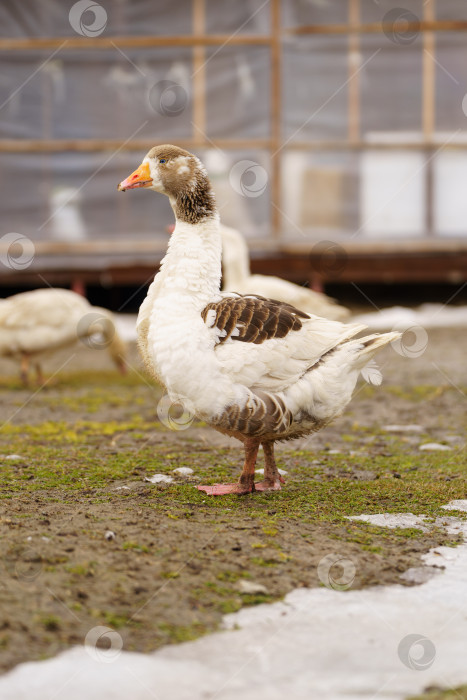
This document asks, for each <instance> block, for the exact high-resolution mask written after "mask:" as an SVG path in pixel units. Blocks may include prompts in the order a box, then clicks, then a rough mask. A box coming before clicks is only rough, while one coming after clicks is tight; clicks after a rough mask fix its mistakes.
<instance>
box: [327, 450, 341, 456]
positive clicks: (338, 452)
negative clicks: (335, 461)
mask: <svg viewBox="0 0 467 700" xmlns="http://www.w3.org/2000/svg"><path fill="white" fill-rule="evenodd" d="M340 453H341V451H340V450H328V455H340Z"/></svg>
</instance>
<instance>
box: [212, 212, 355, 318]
mask: <svg viewBox="0 0 467 700" xmlns="http://www.w3.org/2000/svg"><path fill="white" fill-rule="evenodd" d="M220 231H221V237H222V270H223V286H222V288H223V289H224V290H225V291H229V292H239V294H260V295H261V296H263V297H269V298H271V299H277V300H278V301H284V302H286V303H287V304H292V306H296V307H297V309H300V310H301V311H306V312H307V313H311V314H315V315H316V316H323V317H324V318H329V319H331V320H333V321H345V320H346V319H348V318H349V316H350V311H349V310H348V309H346V308H345V307H344V306H339V304H337V303H336V302H335V301H334V299H331V298H330V297H328V296H326V295H325V294H321V293H320V292H315V291H313V290H312V289H308V288H307V287H300V286H299V285H298V284H294V283H293V282H288V281H287V280H283V279H281V278H280V277H275V276H273V275H252V274H251V271H250V256H249V252H248V246H247V244H246V241H245V239H244V237H243V236H242V234H241V233H240V232H239V231H237V230H236V229H234V228H230V227H229V226H224V225H223V224H221V226H220Z"/></svg>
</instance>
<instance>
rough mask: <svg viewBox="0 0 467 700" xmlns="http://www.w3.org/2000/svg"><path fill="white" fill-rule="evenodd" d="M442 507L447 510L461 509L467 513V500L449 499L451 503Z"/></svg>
mask: <svg viewBox="0 0 467 700" xmlns="http://www.w3.org/2000/svg"><path fill="white" fill-rule="evenodd" d="M441 508H444V509H445V510H461V511H463V512H464V513H467V501H466V500H457V501H449V503H448V504H447V505H446V506H441Z"/></svg>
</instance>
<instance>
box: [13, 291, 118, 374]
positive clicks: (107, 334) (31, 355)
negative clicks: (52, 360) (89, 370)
mask: <svg viewBox="0 0 467 700" xmlns="http://www.w3.org/2000/svg"><path fill="white" fill-rule="evenodd" d="M96 334H101V335H102V336H103V340H102V342H94V340H92V336H94V337H95V336H96ZM79 340H82V341H84V342H86V343H87V344H88V345H90V346H91V347H102V348H104V347H105V348H107V349H108V351H109V354H110V356H111V358H112V360H113V361H114V363H115V364H116V365H117V367H118V369H119V370H120V371H121V372H125V371H126V365H125V355H126V349H125V345H124V343H123V341H122V340H121V338H120V336H119V335H118V333H117V331H116V330H115V324H114V320H113V317H112V314H111V313H110V311H108V310H107V309H101V308H100V307H97V306H91V304H90V303H89V302H88V301H87V300H86V299H85V298H84V297H82V296H81V295H80V294H76V293H75V292H72V291H70V290H69V289H35V290H33V291H30V292H24V293H22V294H15V295H14V296H11V297H8V298H7V299H1V300H0V356H2V357H11V358H13V359H17V360H20V361H21V378H22V380H23V382H24V384H27V383H28V378H29V366H30V363H31V361H32V362H33V363H34V365H35V368H36V372H37V379H38V381H39V382H41V383H42V382H43V376H42V370H41V366H40V363H41V361H42V360H43V359H44V358H45V357H47V356H49V355H52V354H53V353H54V352H56V351H57V350H60V349H62V348H66V347H70V346H73V345H75V344H76V343H77V342H78V341H79Z"/></svg>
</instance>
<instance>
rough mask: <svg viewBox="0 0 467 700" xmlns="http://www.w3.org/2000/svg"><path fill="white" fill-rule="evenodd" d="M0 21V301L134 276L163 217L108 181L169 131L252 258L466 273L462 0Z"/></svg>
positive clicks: (365, 276)
mask: <svg viewBox="0 0 467 700" xmlns="http://www.w3.org/2000/svg"><path fill="white" fill-rule="evenodd" d="M0 35H1V37H0V60H1V70H0V163H1V167H0V204H1V219H0V226H1V230H0V283H1V285H2V289H3V290H4V291H3V294H2V295H6V294H7V293H11V291H12V290H13V289H17V290H19V289H20V288H21V289H26V288H28V287H37V286H43V285H44V284H46V283H48V284H52V285H60V286H73V287H74V288H75V289H83V288H84V287H85V286H86V285H87V286H90V285H92V286H94V287H100V288H107V289H109V288H111V289H114V290H118V288H119V287H121V286H126V287H128V286H130V287H131V286H132V285H134V286H135V287H138V286H140V285H142V284H144V283H145V282H146V281H147V280H148V279H149V278H150V276H151V274H153V272H154V269H155V267H156V266H157V263H158V261H159V260H160V258H161V255H162V253H163V250H164V249H165V247H166V243H167V232H166V227H167V225H168V224H170V223H172V221H173V214H172V211H171V209H170V206H169V204H168V201H167V200H166V198H164V197H158V196H156V195H152V194H148V193H147V192H141V193H139V192H138V193H133V194H132V196H131V197H130V196H125V195H122V194H119V193H117V189H116V187H117V183H118V182H119V181H120V180H122V178H123V177H125V176H126V175H128V174H129V173H130V172H131V171H132V170H134V169H135V167H136V166H137V165H138V164H139V163H140V161H141V159H142V157H143V156H144V154H145V152H146V151H147V150H148V149H149V148H150V147H151V146H152V145H154V144H157V143H163V142H170V143H175V144H177V145H179V146H182V147H184V148H187V149H189V150H193V151H194V152H196V153H197V154H198V155H199V156H200V157H201V158H202V160H203V161H204V163H205V164H206V166H207V168H208V170H209V173H210V176H211V179H212V182H213V185H214V188H215V190H216V193H217V197H218V202H219V207H220V211H221V218H222V220H223V221H224V223H226V224H228V225H230V226H234V227H236V228H238V229H240V230H241V231H242V232H243V233H244V234H245V235H246V236H247V238H248V241H249V245H250V249H251V253H252V257H253V269H254V270H256V271H261V272H271V273H274V274H280V275H281V276H283V277H286V278H288V279H292V280H295V281H298V282H308V283H310V284H312V285H313V286H315V287H316V288H319V287H320V286H321V285H323V284H326V283H329V282H340V283H342V284H350V283H351V282H356V283H366V282H387V283H388V282H404V283H406V282H419V283H424V284H427V283H428V284H431V283H435V282H443V283H453V284H459V283H463V282H464V281H466V280H467V196H466V183H467V3H466V2H465V0H236V2H229V1H228V0H171V1H170V2H169V1H168V0H103V1H102V2H100V3H96V2H93V0H79V2H76V3H73V2H72V0H41V2H40V3H38V2H34V1H33V0H22V2H20V3H18V2H15V1H14V0H3V2H2V3H1V5H0ZM0 293H2V292H1V290H0ZM117 296H118V294H117Z"/></svg>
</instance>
